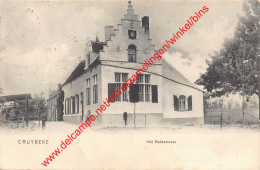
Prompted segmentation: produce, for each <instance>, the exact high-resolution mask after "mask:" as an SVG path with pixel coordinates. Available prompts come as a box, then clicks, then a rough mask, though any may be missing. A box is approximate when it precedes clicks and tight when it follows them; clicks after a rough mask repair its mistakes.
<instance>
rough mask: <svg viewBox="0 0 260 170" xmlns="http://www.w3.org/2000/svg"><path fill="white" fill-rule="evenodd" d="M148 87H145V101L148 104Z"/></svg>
mask: <svg viewBox="0 0 260 170" xmlns="http://www.w3.org/2000/svg"><path fill="white" fill-rule="evenodd" d="M150 89H151V88H150V85H146V86H145V101H146V102H150Z"/></svg>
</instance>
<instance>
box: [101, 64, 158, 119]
mask: <svg viewBox="0 0 260 170" xmlns="http://www.w3.org/2000/svg"><path fill="white" fill-rule="evenodd" d="M119 65H120V66H122V67H128V65H129V63H122V64H119ZM135 66H136V67H137V64H136V63H135ZM151 69H152V70H156V69H160V65H157V66H153V68H151ZM135 72H136V70H134V69H126V68H117V67H111V66H105V65H103V66H102V74H103V75H104V76H103V77H102V83H103V88H102V99H105V98H107V97H108V83H115V73H128V75H129V78H130V76H131V75H132V74H135ZM144 74H150V73H144ZM150 81H151V83H150V84H151V85H157V86H158V103H152V101H150V102H138V103H136V113H137V114H144V113H162V102H161V101H162V95H161V94H162V83H161V82H162V80H161V77H158V76H156V75H153V74H150ZM128 93H129V88H128ZM128 96H129V94H128ZM124 112H127V113H134V104H133V103H130V102H123V101H121V102H114V103H113V104H111V107H109V109H107V110H106V111H105V112H104V114H123V113H124Z"/></svg>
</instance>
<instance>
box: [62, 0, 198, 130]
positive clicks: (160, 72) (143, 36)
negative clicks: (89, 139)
mask: <svg viewBox="0 0 260 170" xmlns="http://www.w3.org/2000/svg"><path fill="white" fill-rule="evenodd" d="M105 40H106V41H105V42H100V41H99V40H98V38H96V40H95V41H89V42H88V43H87V45H86V49H85V59H84V60H83V61H81V62H80V63H79V64H78V66H77V67H76V68H75V69H74V71H73V72H72V73H71V75H70V76H69V77H68V78H67V80H66V81H65V82H64V84H63V86H62V89H63V90H64V93H65V97H64V99H65V100H64V101H65V102H64V113H65V114H64V116H63V119H64V121H69V122H75V123H79V122H81V121H82V120H85V119H86V118H87V117H88V116H89V115H91V114H96V113H95V111H96V109H97V108H98V107H99V106H100V105H101V104H102V101H103V100H104V99H106V98H107V97H108V95H109V92H110V91H111V88H114V90H117V89H118V88H119V87H120V86H121V84H123V83H125V81H126V80H127V79H128V78H129V76H131V75H132V74H134V73H135V72H136V71H137V70H138V69H139V68H140V67H141V66H142V65H143V64H144V61H145V60H146V59H149V58H150V57H151V56H153V55H154V53H155V52H156V49H155V45H153V44H152V40H151V39H150V36H149V17H148V16H145V17H143V18H142V20H141V21H139V20H138V16H137V15H135V14H134V9H133V6H132V5H131V2H130V1H129V4H128V9H127V13H126V14H125V15H124V18H123V19H121V23H120V24H118V25H117V27H116V28H114V27H113V26H105ZM136 84H138V95H139V100H140V102H138V103H136V107H135V108H134V104H133V103H130V102H129V101H130V99H129V89H128V90H127V91H125V92H123V94H122V95H121V96H120V97H119V98H117V99H116V101H115V102H114V103H113V104H112V106H111V107H110V108H109V109H107V110H106V111H105V112H104V113H103V114H102V115H101V116H100V117H98V119H97V120H96V121H95V122H96V124H102V125H104V126H124V120H123V113H124V112H127V113H128V126H133V117H134V109H135V113H136V125H137V126H146V125H147V126H148V125H149V126H151V125H161V124H176V123H184V124H191V123H193V124H194V123H202V122H203V92H202V91H201V90H200V89H198V88H197V87H196V86H195V85H194V84H193V83H191V82H189V81H188V80H187V79H186V78H185V77H184V76H183V75H182V74H181V73H179V72H178V71H177V70H176V69H175V68H173V67H172V66H171V65H170V64H169V63H167V62H166V61H165V60H164V59H162V60H160V61H157V62H155V63H154V64H153V65H152V66H151V67H150V68H149V69H148V70H147V71H146V72H145V73H144V74H142V75H141V76H140V77H139V78H138V80H137V81H136ZM111 85H112V86H111ZM112 90H113V89H112Z"/></svg>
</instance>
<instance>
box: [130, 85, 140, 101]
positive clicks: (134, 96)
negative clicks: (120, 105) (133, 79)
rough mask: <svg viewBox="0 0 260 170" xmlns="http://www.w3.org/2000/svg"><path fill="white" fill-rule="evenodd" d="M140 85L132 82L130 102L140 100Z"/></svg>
mask: <svg viewBox="0 0 260 170" xmlns="http://www.w3.org/2000/svg"><path fill="white" fill-rule="evenodd" d="M138 92H139V85H138V84H132V85H131V86H130V89H129V97H130V102H132V103H137V102H139V94H138Z"/></svg>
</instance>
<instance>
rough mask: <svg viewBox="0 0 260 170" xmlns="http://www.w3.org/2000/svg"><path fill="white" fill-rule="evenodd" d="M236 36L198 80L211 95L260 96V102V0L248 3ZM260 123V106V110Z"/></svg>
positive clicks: (220, 51)
mask: <svg viewBox="0 0 260 170" xmlns="http://www.w3.org/2000/svg"><path fill="white" fill-rule="evenodd" d="M243 11H244V15H243V16H241V17H240V18H239V22H238V24H237V27H236V30H235V34H234V37H233V38H232V39H228V40H226V41H225V43H224V45H223V47H222V48H221V49H220V50H219V51H218V52H215V53H214V54H213V55H211V59H212V60H211V61H207V64H208V66H209V67H208V68H207V70H206V73H204V74H202V75H201V76H200V78H199V79H198V80H197V81H196V84H198V85H203V86H204V89H206V90H207V91H208V92H210V93H211V96H213V97H216V96H218V97H219V96H222V95H225V94H229V93H236V92H240V93H241V94H242V95H243V96H244V95H248V96H252V95H253V94H256V95H257V96H258V99H259V103H260V44H259V39H260V26H259V24H260V23H259V21H260V6H259V2H258V1H257V0H249V1H245V2H244V4H243ZM259 120H260V107H259Z"/></svg>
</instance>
